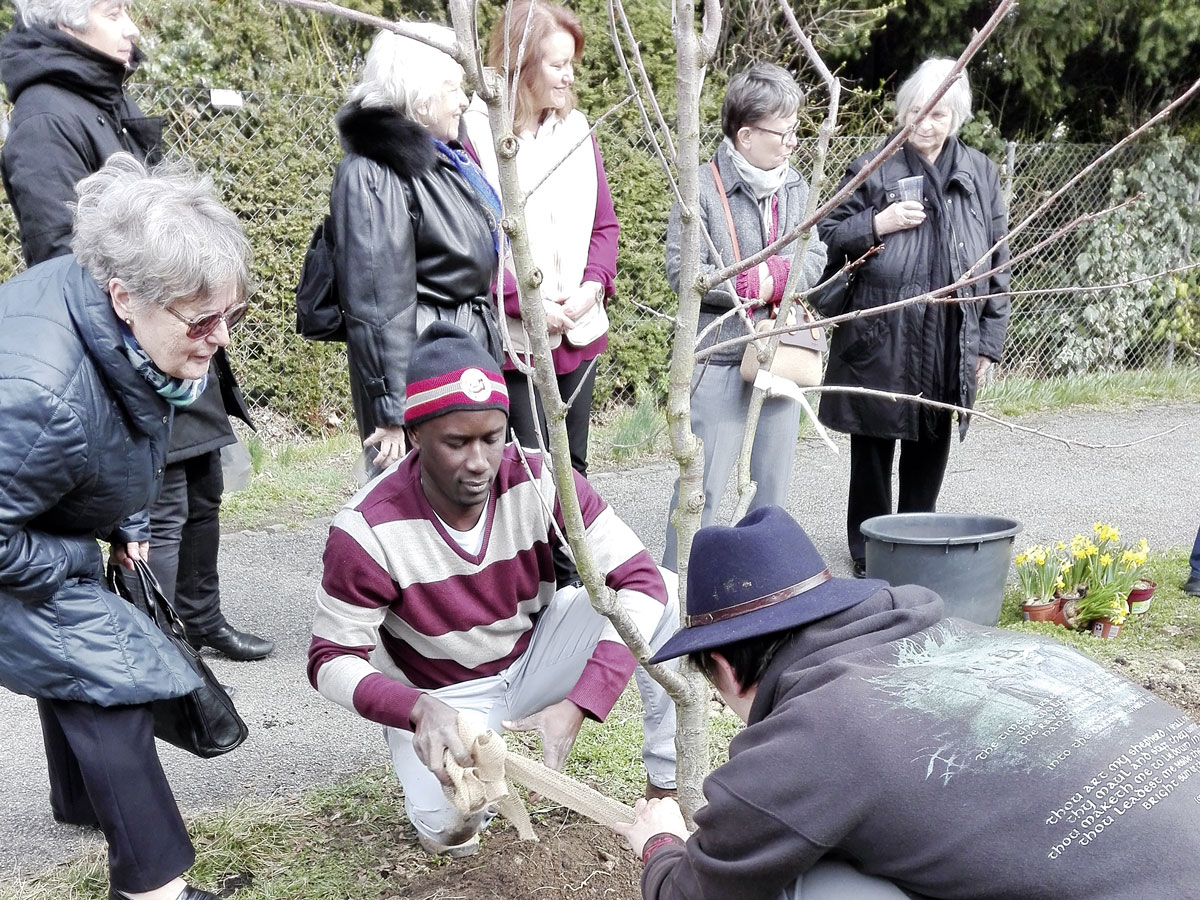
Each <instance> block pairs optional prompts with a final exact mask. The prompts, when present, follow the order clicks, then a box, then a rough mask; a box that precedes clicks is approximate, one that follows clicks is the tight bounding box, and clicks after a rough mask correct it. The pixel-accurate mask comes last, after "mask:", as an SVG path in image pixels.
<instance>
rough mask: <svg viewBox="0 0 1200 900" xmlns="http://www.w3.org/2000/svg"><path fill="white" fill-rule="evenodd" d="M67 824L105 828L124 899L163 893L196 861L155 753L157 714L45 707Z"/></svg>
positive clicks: (53, 799) (53, 703) (57, 797)
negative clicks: (127, 894)
mask: <svg viewBox="0 0 1200 900" xmlns="http://www.w3.org/2000/svg"><path fill="white" fill-rule="evenodd" d="M38 715H39V717H40V718H41V720H42V738H43V740H44V742H45V745H46V760H47V763H48V765H49V769H50V805H51V808H52V809H53V811H54V817H55V818H56V819H58V820H59V821H64V822H71V823H74V824H84V825H88V824H90V825H99V826H100V829H101V830H102V831H103V832H104V837H105V838H106V839H107V840H108V869H109V881H110V882H111V884H112V886H113V887H114V888H116V889H117V890H119V891H128V892H131V893H140V892H142V891H151V890H154V889H155V888H158V887H162V886H163V885H164V884H166V883H167V882H168V881H170V880H171V879H172V878H176V877H177V876H179V875H182V874H183V873H184V872H186V871H187V870H188V869H189V868H190V867H191V865H192V863H193V862H195V860H196V852H195V850H194V848H193V847H192V842H191V839H190V838H189V837H188V833H187V828H186V827H185V826H184V824H183V818H182V817H181V816H180V815H179V807H178V806H177V805H176V803H175V797H174V795H173V794H172V793H171V786H170V785H169V784H168V783H167V777H166V775H164V774H163V770H162V765H161V764H160V763H159V761H158V750H157V749H156V748H155V746H154V720H153V718H152V717H151V715H150V707H149V706H145V705H144V706H96V705H95V704H93V703H77V702H74V701H70V700H39V701H38Z"/></svg>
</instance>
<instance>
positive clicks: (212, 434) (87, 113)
mask: <svg viewBox="0 0 1200 900" xmlns="http://www.w3.org/2000/svg"><path fill="white" fill-rule="evenodd" d="M17 6H18V8H19V10H20V17H19V19H18V21H17V23H16V24H15V25H14V26H13V28H12V30H11V31H10V32H9V33H8V35H7V36H6V37H5V39H4V42H3V44H2V45H0V78H2V79H3V81H4V84H5V87H6V88H7V89H8V98H9V100H10V101H11V102H12V103H13V110H12V116H11V127H10V131H9V135H8V138H7V140H6V141H5V143H4V149H3V152H2V153H0V170H2V172H3V176H4V188H5V191H6V192H7V193H8V197H9V200H10V201H11V202H12V205H13V210H14V211H15V212H16V215H17V227H18V229H19V231H20V233H21V247H22V250H23V252H24V255H25V262H26V264H27V265H30V266H33V265H37V264H38V263H40V262H43V261H44V260H47V259H52V258H54V257H56V256H62V255H64V254H66V253H69V252H70V241H71V212H70V208H69V205H68V204H69V203H70V201H71V200H72V199H73V198H74V189H75V184H76V183H77V182H78V181H79V180H80V179H81V178H85V177H86V176H88V175H90V174H91V173H93V172H95V171H96V170H97V169H99V168H100V166H102V165H103V164H104V161H105V160H106V159H108V158H109V157H110V156H111V155H112V154H113V153H116V152H118V151H125V152H127V153H130V154H132V155H133V156H134V158H135V159H138V160H141V161H143V162H145V161H151V162H152V161H154V160H156V159H158V158H160V157H161V149H162V120H161V119H159V118H146V117H145V116H144V115H143V114H142V111H141V110H140V109H138V107H137V105H136V104H135V103H134V102H133V101H132V100H130V99H129V97H128V96H127V95H126V94H125V89H124V85H125V81H126V79H127V78H128V77H129V76H130V75H131V74H132V73H133V72H134V71H136V69H137V68H138V65H139V63H141V61H142V59H143V56H142V53H141V51H140V50H139V49H138V47H137V44H136V41H137V39H138V37H139V34H138V29H137V26H136V25H134V23H133V21H132V20H131V19H130V16H129V9H128V7H129V2H128V0H18V2H17ZM211 365H212V372H211V375H210V377H209V379H208V388H207V390H205V392H204V394H203V395H202V396H201V397H199V398H198V399H197V400H196V402H195V403H194V404H192V405H191V406H190V407H188V408H187V409H185V410H182V411H181V412H180V413H179V415H177V416H176V417H175V424H174V426H173V430H172V433H171V448H170V451H169V453H168V455H167V468H166V474H165V478H164V480H163V487H162V493H161V494H160V496H159V499H158V500H157V501H156V502H155V504H154V506H153V508H152V509H151V511H150V520H151V530H152V536H151V539H150V559H149V562H150V567H151V568H152V569H153V570H154V573H155V575H156V576H157V577H158V581H159V583H160V584H161V585H162V588H163V591H164V592H165V593H166V595H167V597H168V598H169V599H172V600H174V601H175V605H176V608H177V609H178V610H179V614H180V616H181V617H182V618H183V621H184V625H185V626H186V627H187V630H188V636H189V637H190V638H191V639H192V640H193V642H194V643H196V644H197V645H208V646H211V647H214V648H215V649H217V650H218V651H220V652H221V653H223V654H225V655H226V656H228V657H230V658H231V659H240V660H248V659H259V658H261V657H263V656H266V655H267V654H268V653H270V652H271V650H272V649H273V648H274V644H273V643H271V642H270V641H267V640H263V639H262V638H259V637H257V636H255V635H253V634H249V633H246V632H241V631H238V630H237V629H235V628H234V627H233V626H232V625H230V624H229V623H228V622H227V621H226V619H225V616H224V614H223V613H222V611H221V595H220V584H219V581H218V576H217V552H218V547H219V543H220V523H219V521H218V517H219V515H220V509H221V493H222V491H223V490H224V484H223V480H222V472H221V452H220V451H221V448H222V447H224V446H227V445H231V444H233V443H235V442H236V440H237V438H236V436H235V435H234V433H233V429H232V428H231V427H230V425H229V416H231V415H235V416H238V417H239V418H241V419H243V420H245V421H246V422H247V423H249V421H250V414H249V412H248V411H247V409H246V405H245V402H244V401H243V400H242V395H241V391H240V390H239V389H238V386H237V382H236V381H235V380H234V377H233V369H232V368H231V367H230V365H229V360H228V358H227V357H226V355H225V352H224V351H223V350H220V351H219V352H217V353H216V354H215V355H214V356H213V358H212V363H211Z"/></svg>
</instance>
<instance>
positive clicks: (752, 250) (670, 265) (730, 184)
mask: <svg viewBox="0 0 1200 900" xmlns="http://www.w3.org/2000/svg"><path fill="white" fill-rule="evenodd" d="M803 105H804V94H803V93H802V92H801V90H800V88H799V86H798V85H797V84H796V82H795V80H794V79H793V78H792V76H791V75H789V74H788V73H787V72H786V71H784V70H783V69H781V68H780V67H779V66H775V65H771V64H769V63H755V64H754V65H752V66H750V67H749V68H748V69H746V70H745V71H743V72H741V73H740V74H738V75H735V76H734V77H733V78H732V79H730V81H729V87H728V89H727V90H726V92H725V103H724V105H723V106H722V108H721V130H722V131H723V132H724V133H725V138H724V140H723V141H721V145H720V146H719V147H718V148H717V152H716V154H715V155H714V156H713V159H712V161H711V162H710V163H709V164H708V165H707V166H702V167H701V169H700V217H701V219H702V221H703V223H704V227H705V229H706V230H707V231H708V234H709V236H710V237H711V238H712V243H713V245H714V246H715V247H716V249H717V253H718V254H719V259H715V258H713V256H712V251H711V250H710V249H709V248H708V243H707V242H705V243H703V244H702V248H703V249H702V250H701V259H700V268H701V271H703V272H713V271H715V270H717V269H719V268H722V267H723V266H727V265H730V264H732V263H734V262H737V261H738V260H740V259H745V258H747V257H750V256H753V255H754V254H756V253H758V252H759V251H761V250H762V249H763V248H764V247H766V246H767V245H769V244H771V243H774V241H775V240H776V239H778V238H780V237H783V236H784V235H785V234H787V233H788V232H790V231H791V230H792V229H794V228H795V227H796V226H797V225H799V224H800V223H801V222H802V221H804V210H805V207H806V205H807V203H808V185H807V183H806V182H805V181H804V179H803V178H802V177H801V176H800V173H799V172H797V171H796V170H795V169H793V168H792V167H791V165H790V163H789V160H790V158H791V155H792V151H793V150H795V148H796V143H797V135H796V127H797V122H798V120H799V115H800V111H801V109H802V108H803ZM726 205H727V208H728V212H726ZM730 223H732V230H731V228H730ZM680 231H681V226H680V214H679V206H678V204H676V205H675V206H674V207H673V208H672V210H671V218H670V221H669V223H668V225H667V280H668V281H669V282H670V284H671V287H672V289H674V290H675V291H676V292H678V291H679V240H680ZM794 249H795V245H789V246H788V247H785V248H784V249H783V250H782V251H780V252H779V253H777V254H776V255H774V256H771V257H768V259H767V260H766V261H765V262H763V263H760V264H759V265H758V266H755V267H753V268H751V269H748V270H746V271H745V272H742V273H741V274H739V275H738V276H737V277H736V278H734V279H732V280H730V281H726V282H723V283H722V284H719V285H717V286H716V287H714V288H713V289H712V290H710V291H709V292H708V293H707V294H706V295H705V296H704V298H703V300H702V301H701V306H700V323H699V333H700V335H701V337H700V340H699V342H698V344H697V349H698V350H702V349H705V348H707V347H711V346H713V345H714V344H717V343H721V342H723V341H728V340H731V339H733V338H736V337H740V336H743V335H746V334H749V333H750V328H751V326H750V324H748V320H749V322H755V323H756V322H759V321H761V320H763V319H765V318H767V317H769V316H770V315H771V314H772V312H773V310H774V309H776V308H777V307H778V304H779V302H780V300H782V299H783V288H784V284H785V283H786V282H787V279H788V274H789V272H790V269H791V261H792V256H793V251H794ZM824 265H825V246H824V245H823V244H822V243H821V242H820V241H819V240H817V236H816V233H815V232H813V236H812V240H811V241H810V243H809V245H808V252H807V253H806V254H805V256H804V260H803V266H804V270H803V272H802V273H801V274H800V277H799V285H798V286H799V289H800V290H804V289H805V288H807V287H810V286H811V285H813V284H816V283H817V279H818V278H819V276H820V274H821V270H822V268H823V267H824ZM735 307H741V308H742V309H743V310H744V311H745V316H744V317H743V316H742V315H741V314H737V313H733V314H730V311H731V310H733V309H734V308H735ZM744 351H745V346H744V345H741V344H739V345H738V346H735V347H731V348H727V349H724V350H720V351H718V352H716V353H714V354H713V355H712V356H710V357H708V358H707V359H706V360H705V361H704V362H701V363H699V364H697V366H696V373H695V375H694V376H693V380H692V432H693V433H694V434H695V435H696V436H697V437H699V438H700V439H701V440H702V441H703V442H704V513H703V515H702V518H701V524H702V525H711V524H712V522H713V517H714V516H715V514H716V511H717V507H718V506H719V505H720V503H721V497H722V495H723V494H724V493H725V486H726V484H727V483H728V481H729V475H730V472H731V470H732V469H733V466H734V463H735V462H736V461H737V458H738V454H739V453H740V451H741V447H742V433H743V431H744V430H745V427H746V414H747V412H748V410H749V408H750V396H751V394H752V392H753V385H751V384H748V383H747V382H745V381H743V380H742V375H741V371H740V365H741V361H742V354H743V353H744ZM799 427H800V406H799V404H798V403H796V401H794V400H789V399H787V398H783V397H772V398H768V399H767V400H765V401H764V402H763V406H762V413H761V415H760V416H759V420H758V430H757V432H756V433H755V436H754V450H753V454H752V456H751V458H750V477H751V478H752V479H754V481H755V483H756V484H757V486H758V489H757V492H756V493H755V495H754V501H753V503H751V505H750V509H752V510H753V509H757V508H759V507H760V506H771V505H774V506H786V505H787V492H788V483H789V481H790V479H791V473H792V460H793V458H794V456H795V452H796V439H797V435H798V432H799ZM678 503H679V482H678V481H676V483H675V493H674V494H673V496H672V497H671V508H670V512H669V513H668V514H667V546H666V552H665V553H664V555H663V566H665V567H666V568H669V569H672V570H674V569H675V568H676V563H677V560H678V558H679V557H678V548H677V547H676V543H677V541H676V536H675V527H674V525H672V524H671V516H672V515H673V514H674V512H675V507H676V506H677V505H678Z"/></svg>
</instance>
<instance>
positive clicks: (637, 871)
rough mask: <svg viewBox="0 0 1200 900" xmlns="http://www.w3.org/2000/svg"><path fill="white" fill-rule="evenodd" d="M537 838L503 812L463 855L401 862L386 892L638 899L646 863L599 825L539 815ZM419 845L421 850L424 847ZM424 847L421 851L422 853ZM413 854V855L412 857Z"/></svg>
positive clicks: (469, 899)
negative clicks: (526, 836) (524, 836)
mask: <svg viewBox="0 0 1200 900" xmlns="http://www.w3.org/2000/svg"><path fill="white" fill-rule="evenodd" d="M534 828H535V829H536V831H537V834H538V837H539V838H540V840H539V842H538V843H533V842H530V841H521V840H519V839H518V838H517V833H516V831H515V830H514V829H513V828H511V827H510V826H508V824H507V823H506V822H505V821H504V820H503V819H497V820H496V821H495V822H494V823H493V824H492V827H491V828H490V829H489V830H488V831H487V832H485V833H484V834H483V836H482V845H481V846H480V848H479V852H478V853H476V854H475V855H474V856H470V857H467V858H465V859H456V860H445V861H434V860H431V859H430V858H429V857H425V860H426V862H427V864H426V865H406V866H402V867H397V870H396V871H395V872H393V873H392V879H393V881H394V884H393V885H392V886H391V887H390V888H389V889H388V890H386V891H384V892H383V893H382V894H380V900H559V898H563V900H565V898H571V900H639V898H640V897H641V890H640V888H639V879H640V878H641V874H642V866H641V863H640V862H639V861H638V859H637V858H636V857H635V856H634V855H633V852H632V851H631V850H630V849H629V846H628V845H627V844H626V843H625V842H624V841H623V840H621V839H620V838H618V837H617V836H616V835H615V834H613V833H612V831H611V830H610V829H608V828H605V827H603V826H601V825H596V824H594V823H592V822H589V821H587V820H586V819H582V818H580V817H578V816H575V815H574V814H571V813H562V814H560V815H559V817H558V819H557V821H555V820H554V818H553V817H545V818H541V819H540V821H536V822H535V824H534ZM418 852H420V851H418ZM422 855H423V854H422ZM412 861H413V862H415V860H412Z"/></svg>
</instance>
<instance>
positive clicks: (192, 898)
mask: <svg viewBox="0 0 1200 900" xmlns="http://www.w3.org/2000/svg"><path fill="white" fill-rule="evenodd" d="M108 900H125V895H124V894H120V893H118V892H117V889H116V888H115V887H113V886H112V885H109V887H108ZM175 900H221V898H220V897H219V896H217V895H216V894H210V893H209V892H208V891H202V890H200V888H194V887H192V886H191V885H190V884H189V885H185V886H184V889H183V893H181V894H180V895H179V896H178V897H176V898H175Z"/></svg>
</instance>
